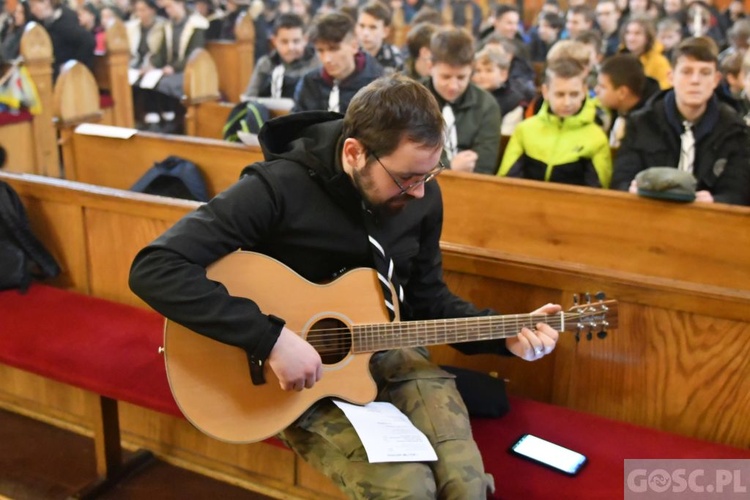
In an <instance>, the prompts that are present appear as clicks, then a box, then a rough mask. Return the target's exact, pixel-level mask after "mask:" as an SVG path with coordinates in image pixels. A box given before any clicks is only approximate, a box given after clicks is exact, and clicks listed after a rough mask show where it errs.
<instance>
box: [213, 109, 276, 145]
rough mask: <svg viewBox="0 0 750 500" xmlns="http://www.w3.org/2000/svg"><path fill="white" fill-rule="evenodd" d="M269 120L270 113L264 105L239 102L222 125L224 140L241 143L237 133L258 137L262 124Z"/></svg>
mask: <svg viewBox="0 0 750 500" xmlns="http://www.w3.org/2000/svg"><path fill="white" fill-rule="evenodd" d="M270 118H271V111H270V110H269V109H268V108H267V107H266V106H265V105H263V104H261V103H259V102H255V101H248V102H241V103H239V104H237V105H236V106H235V107H234V108H232V111H230V112H229V117H227V122H226V123H225V124H224V130H223V136H224V140H225V141H229V142H242V141H241V140H240V138H239V135H238V134H237V132H245V133H248V134H254V135H258V132H260V129H261V128H262V127H263V124H264V123H266V122H267V121H268V120H269V119H270Z"/></svg>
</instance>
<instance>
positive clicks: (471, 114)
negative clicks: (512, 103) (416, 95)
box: [427, 79, 502, 175]
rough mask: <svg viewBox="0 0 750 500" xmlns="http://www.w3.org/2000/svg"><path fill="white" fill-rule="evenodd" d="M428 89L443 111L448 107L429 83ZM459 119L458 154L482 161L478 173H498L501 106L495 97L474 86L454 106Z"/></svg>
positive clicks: (457, 121) (477, 165) (478, 164)
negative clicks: (469, 153) (470, 153)
mask: <svg viewBox="0 0 750 500" xmlns="http://www.w3.org/2000/svg"><path fill="white" fill-rule="evenodd" d="M427 87H428V88H429V89H430V91H431V92H432V93H433V95H434V96H435V98H437V100H438V103H439V104H440V108H441V109H442V107H443V105H445V100H444V99H443V98H441V97H440V96H439V95H438V93H437V92H435V88H434V87H433V86H432V80H431V79H430V80H428V82H427ZM452 107H453V114H454V115H455V117H456V139H458V150H459V151H465V150H467V149H470V150H472V151H474V152H475V153H476V154H477V155H478V156H479V157H478V158H477V164H476V167H475V168H474V172H475V173H478V174H490V175H493V174H495V172H497V159H498V156H499V152H500V124H501V121H502V120H501V117H500V106H498V104H497V101H496V100H495V98H494V97H492V94H490V93H488V92H486V91H484V90H482V89H480V88H479V87H477V86H476V85H474V84H473V83H470V84H469V87H468V88H467V89H466V92H464V93H463V94H462V95H461V96H460V97H459V98H458V99H456V101H455V102H454V103H453V104H452Z"/></svg>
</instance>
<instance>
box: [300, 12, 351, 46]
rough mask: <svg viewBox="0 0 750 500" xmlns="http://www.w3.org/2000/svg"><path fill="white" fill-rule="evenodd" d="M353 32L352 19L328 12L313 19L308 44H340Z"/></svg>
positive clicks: (344, 15) (339, 13)
mask: <svg viewBox="0 0 750 500" xmlns="http://www.w3.org/2000/svg"><path fill="white" fill-rule="evenodd" d="M353 32H354V22H353V21H352V18H351V17H349V16H347V15H346V14H342V13H341V12H329V13H327V14H323V15H322V16H318V17H316V18H315V19H313V22H312V24H311V26H310V31H309V33H308V36H309V39H310V43H315V42H328V43H341V42H342V41H343V40H344V38H346V37H347V35H350V34H352V33H353Z"/></svg>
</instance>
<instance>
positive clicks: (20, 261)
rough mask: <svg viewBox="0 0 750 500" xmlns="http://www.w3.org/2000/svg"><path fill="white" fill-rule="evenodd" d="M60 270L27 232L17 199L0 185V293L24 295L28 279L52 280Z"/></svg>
mask: <svg viewBox="0 0 750 500" xmlns="http://www.w3.org/2000/svg"><path fill="white" fill-rule="evenodd" d="M58 274H60V266H59V265H58V264H57V262H56V261H55V258H54V257H52V255H50V253H49V252H48V251H47V249H46V248H44V245H42V244H41V243H40V242H39V240H38V239H37V238H36V236H34V233H32V232H31V228H30V226H29V219H28V218H27V217H26V210H25V209H24V207H23V204H22V203H21V199H20V198H19V197H18V194H17V193H16V192H15V190H13V188H12V187H11V186H10V185H9V184H7V183H6V182H3V181H0V290H7V289H10V288H19V289H21V291H22V292H25V291H26V290H27V289H28V288H29V285H30V284H31V279H32V278H39V279H43V278H54V277H55V276H57V275H58Z"/></svg>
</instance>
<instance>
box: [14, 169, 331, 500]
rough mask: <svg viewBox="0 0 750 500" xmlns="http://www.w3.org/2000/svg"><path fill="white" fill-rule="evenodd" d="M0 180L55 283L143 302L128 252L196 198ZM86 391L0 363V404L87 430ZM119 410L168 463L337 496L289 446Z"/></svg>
mask: <svg viewBox="0 0 750 500" xmlns="http://www.w3.org/2000/svg"><path fill="white" fill-rule="evenodd" d="M0 180H3V181H6V182H8V183H9V184H11V186H12V187H13V188H14V189H15V190H16V191H17V192H18V193H19V195H20V196H21V198H22V200H23V201H24V204H25V206H26V207H27V212H28V215H29V218H30V221H31V225H32V228H33V230H34V232H35V234H37V235H38V236H39V238H40V239H41V240H42V242H43V243H44V244H45V246H47V248H48V249H49V250H50V251H51V252H52V254H53V255H54V256H55V258H56V259H57V260H58V262H59V263H60V265H61V267H62V268H63V272H62V274H61V275H60V276H59V277H58V278H56V279H55V280H54V282H53V284H55V285H56V286H58V287H62V288H67V289H72V290H76V291H79V292H83V293H86V294H88V295H92V296H95V297H100V298H104V299H107V300H112V301H115V302H120V303H124V304H129V305H135V306H138V307H145V305H144V304H143V303H142V302H141V301H140V300H139V299H138V298H137V297H135V295H133V293H132V292H130V290H129V289H128V286H127V276H128V271H129V268H130V263H131V262H132V259H133V258H134V257H135V254H136V253H137V252H138V250H140V248H142V247H143V246H145V245H146V244H148V243H149V242H150V241H151V240H153V239H154V238H155V237H156V236H158V235H159V234H161V233H162V232H163V231H165V230H166V229H167V228H168V227H169V226H171V225H172V224H173V223H174V222H175V221H177V220H178V219H179V218H180V217H182V216H183V215H185V214H187V213H188V212H190V211H192V210H194V209H195V208H196V207H197V206H198V205H199V204H198V203H197V202H190V201H185V200H174V199H169V198H163V197H158V196H150V195H142V194H138V193H131V192H126V191H121V190H117V189H109V188H102V187H96V186H91V185H86V184H81V183H75V182H70V181H66V180H61V179H52V178H48V177H39V176H23V175H13V174H3V173H0ZM42 320H43V319H42ZM154 355H156V356H158V353H157V352H154ZM93 396H95V395H92V394H90V393H87V392H86V391H83V390H81V389H78V388H75V387H72V386H70V385H67V384H61V383H59V382H55V381H54V380H50V379H48V378H43V377H40V376H38V375H33V374H31V373H28V372H26V371H23V370H20V369H16V368H10V367H8V366H5V365H2V364H0V407H2V408H5V409H9V410H11V411H15V412H18V413H22V414H25V415H30V416H34V417H36V418H40V419H43V420H46V421H48V422H53V423H55V424H56V425H58V426H62V427H65V428H68V429H70V430H75V431H77V432H79V433H82V434H86V435H92V434H93V433H94V431H95V429H93V428H92V423H91V422H92V418H91V415H92V414H93V412H94V411H95V410H94V407H95V406H96V405H98V404H99V401H98V398H95V397H93ZM119 417H120V418H119V420H120V422H119V426H120V430H121V433H122V438H123V442H124V447H125V448H126V449H136V448H147V449H149V450H151V451H153V452H154V454H156V455H157V456H160V457H162V458H164V459H165V460H168V461H170V462H172V463H176V464H179V465H180V466H183V467H187V468H189V469H191V470H194V471H196V472H200V473H204V474H207V475H210V476H212V477H214V478H217V479H220V480H225V481H231V482H232V483H233V484H237V485H240V486H243V487H245V488H247V489H251V490H255V491H261V492H263V493H266V494H269V495H272V496H275V497H279V498H281V497H285V498H303V499H310V500H313V499H316V498H320V497H321V495H323V497H325V498H334V497H338V498H341V496H340V495H339V494H338V492H337V490H336V489H335V488H334V487H333V486H332V485H331V484H330V483H329V482H328V481H327V480H326V479H325V478H322V477H321V476H319V475H317V473H314V471H311V470H308V468H307V467H305V466H302V467H299V464H298V463H297V459H296V457H295V455H294V453H292V452H291V451H290V450H287V449H284V448H281V447H279V446H276V445H273V444H268V443H256V444H252V445H242V446H238V445H231V444H227V443H223V442H220V441H216V440H213V439H210V438H209V437H207V436H205V435H203V434H201V433H200V432H199V431H198V430H196V429H195V428H193V427H192V425H190V424H189V423H188V422H187V421H186V420H184V419H181V418H176V417H174V416H170V415H167V414H163V413H160V412H155V411H152V410H147V409H145V408H142V407H140V406H136V405H133V404H129V403H123V404H120V405H119ZM300 477H301V478H302V479H300ZM305 477H307V480H305V479H304V478H305Z"/></svg>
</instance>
